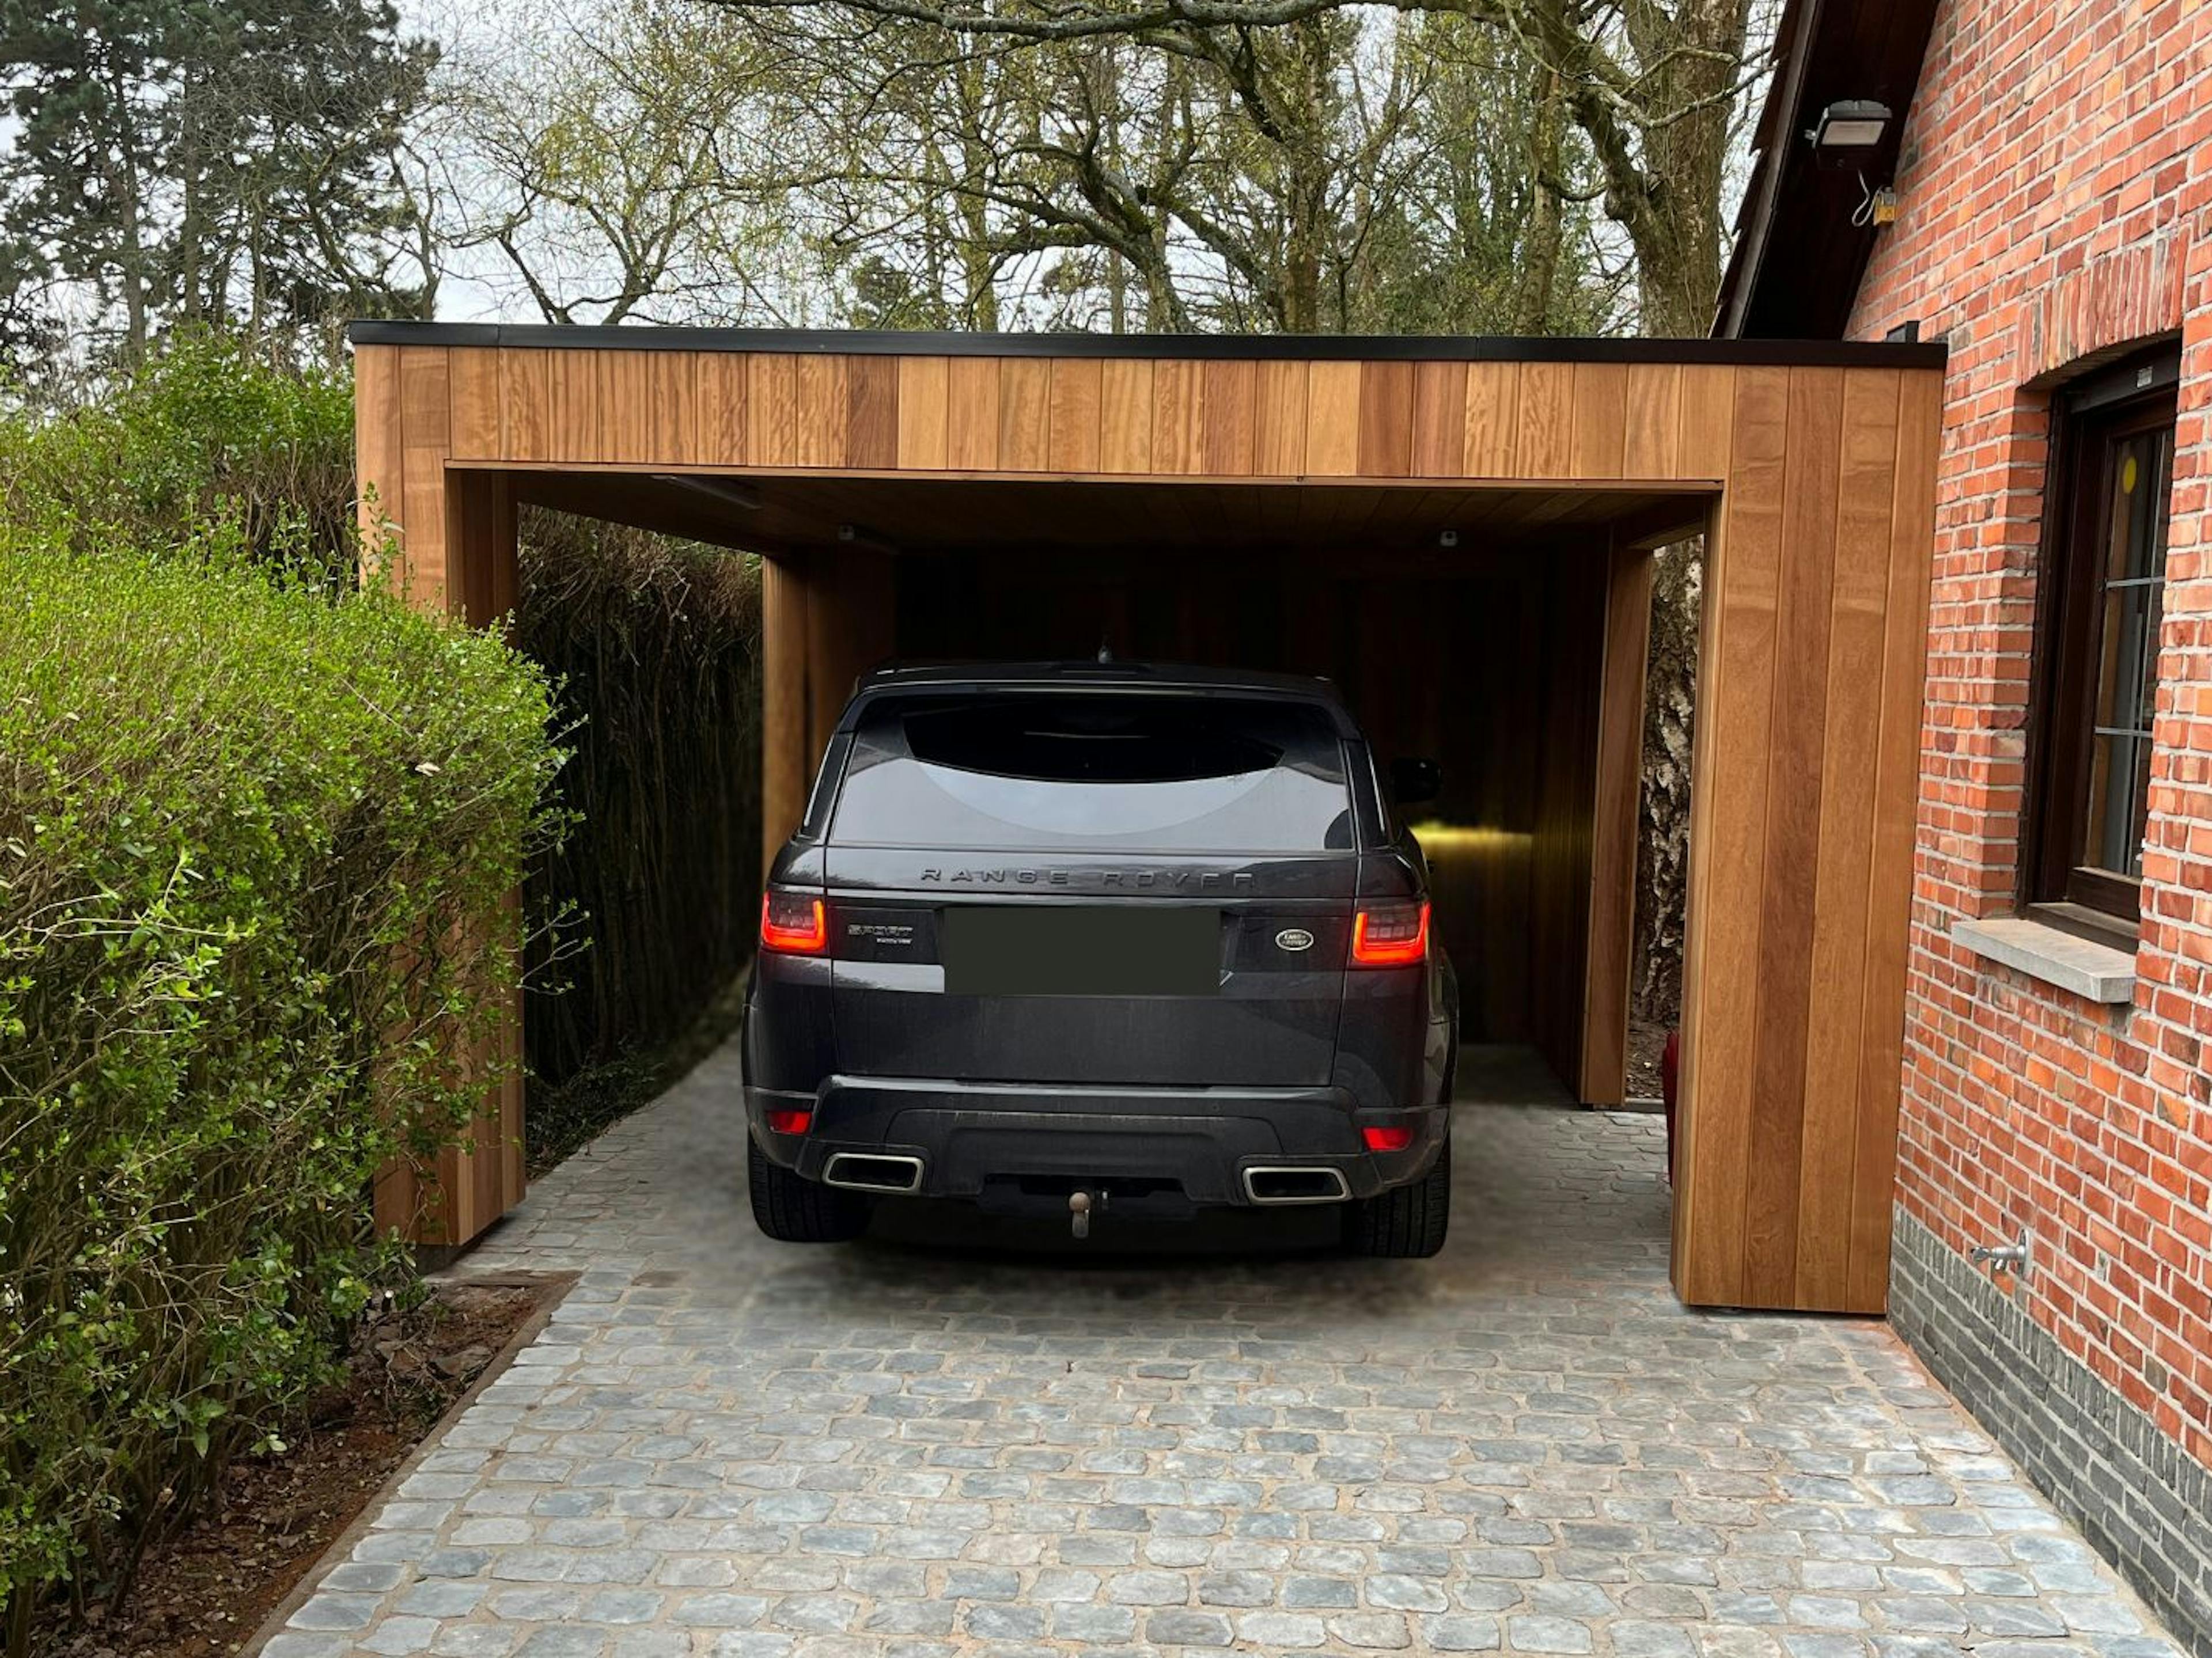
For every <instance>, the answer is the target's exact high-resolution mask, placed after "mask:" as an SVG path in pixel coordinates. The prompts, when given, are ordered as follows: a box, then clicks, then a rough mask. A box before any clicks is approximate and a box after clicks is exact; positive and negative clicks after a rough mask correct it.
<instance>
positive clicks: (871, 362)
mask: <svg viewBox="0 0 2212 1658" xmlns="http://www.w3.org/2000/svg"><path fill="white" fill-rule="evenodd" d="M898 439H899V363H898V359H897V358H896V357H855V358H854V359H853V361H852V364H851V367H850V368H849V370H848V374H847V377H846V381H845V454H844V464H845V465H848V466H855V467H864V468H881V467H891V466H896V465H898Z"/></svg>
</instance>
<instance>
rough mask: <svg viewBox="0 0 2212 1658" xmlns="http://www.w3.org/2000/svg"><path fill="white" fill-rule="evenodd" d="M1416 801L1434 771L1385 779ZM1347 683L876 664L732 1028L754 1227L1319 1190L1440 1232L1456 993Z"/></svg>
mask: <svg viewBox="0 0 2212 1658" xmlns="http://www.w3.org/2000/svg"><path fill="white" fill-rule="evenodd" d="M1395 769H1396V771H1397V773H1398V775H1397V778H1396V783H1397V786H1396V788H1395V794H1396V795H1397V796H1398V798H1399V799H1409V798H1415V797H1418V796H1419V795H1421V794H1423V793H1432V792H1433V788H1434V768H1433V767H1431V766H1428V765H1426V764H1425V762H1408V763H1407V764H1404V765H1402V766H1401V767H1400V768H1395ZM1391 804H1392V803H1391V801H1390V800H1389V799H1386V797H1385V792H1384V790H1383V787H1382V786H1381V785H1380V783H1379V781H1378V779H1377V772H1376V764H1375V762H1374V761H1373V759H1372V758H1371V756H1370V753H1369V750H1368V746H1367V744H1366V741H1365V739H1364V738H1363V737H1362V735H1361V734H1360V732H1359V730H1358V727H1357V726H1355V725H1354V724H1353V722H1352V718H1351V716H1350V714H1348V713H1347V712H1346V708H1345V707H1344V705H1343V703H1342V701H1340V699H1339V698H1338V696H1337V695H1336V694H1335V692H1334V689H1332V688H1331V687H1330V686H1329V685H1328V683H1327V682H1326V681H1323V680H1317V679H1312V678H1300V677H1291V676H1287V675H1267V674H1256V673H1254V674H1248V673H1232V672H1226V671H1209V670H1196V669H1183V668H1168V667H1162V666H1152V665H1141V664H1124V663H1114V662H1099V663H1095V664H1093V663H1079V664H1047V665H1027V666H992V667H988V668H977V667H966V668H957V669H955V668H930V669H894V670H887V671H882V672H879V673H876V674H873V675H871V676H869V677H867V678H866V679H865V680H863V681H862V682H861V684H860V688H859V689H858V690H857V691H856V693H855V694H854V697H853V700H852V701H851V703H850V704H849V705H848V707H847V708H846V709H845V711H844V714H843V715H842V718H841V719H840V720H839V721H838V723H837V727H836V732H835V734H834V735H833V737H832V738H831V739H830V742H829V750H828V753H827V756H826V757H825V758H824V760H823V766H822V770H821V773H820V775H819V776H818V777H817V780H816V782H815V785H814V788H813V792H812V794H811V799H810V800H809V803H808V805H807V808H806V812H805V820H804V821H803V823H801V824H800V826H799V831H798V833H797V834H795V835H793V837H792V838H791V840H790V841H788V842H787V843H786V844H785V846H784V847H783V848H782V850H781V852H780V853H778V854H777V856H776V858H775V862H774V864H773V866H772V867H771V869H770V871H769V880H768V890H767V892H766V894H765V896H764V897H763V902H762V907H761V939H760V943H761V948H760V954H759V957H758V961H757V967H756V969H755V972H754V975H753V981H752V986H751V989H750V993H749V996H748V999H747V1003H746V1009H745V1022H744V1035H743V1040H742V1052H743V1055H744V1102H745V1109H746V1114H747V1118H748V1128H749V1139H750V1147H749V1158H748V1163H749V1175H750V1187H751V1195H752V1205H753V1212H754V1215H755V1218H757V1221H758V1223H759V1224H760V1226H761V1229H762V1230H763V1231H764V1232H766V1233H767V1234H768V1235H769V1236H771V1237H775V1238H781V1239H786V1240H790V1241H794V1242H827V1241H835V1240H840V1239H845V1238H849V1237H853V1236H857V1235H858V1234H859V1232H860V1230H862V1229H863V1228H864V1227H865V1226H866V1224H867V1218H868V1213H869V1209H870V1207H871V1206H872V1203H873V1201H874V1200H875V1199H878V1198H879V1197H883V1196H887V1195H898V1196H914V1197H923V1198H942V1199H964V1200H967V1201H971V1202H975V1203H977V1204H980V1205H981V1206H983V1207H985V1208H986V1209H988V1210H994V1211H998V1212H1012V1213H1029V1214H1049V1215H1054V1216H1057V1217H1060V1218H1064V1219H1065V1220H1066V1222H1067V1223H1068V1224H1070V1225H1071V1226H1072V1228H1073V1230H1074V1232H1075V1234H1076V1236H1086V1235H1091V1233H1092V1229H1093V1228H1094V1227H1097V1226H1109V1225H1111V1224H1114V1223H1115V1221H1116V1220H1119V1219H1121V1218H1143V1217H1154V1218H1176V1217H1183V1216H1188V1215H1189V1214H1191V1213H1193V1212H1194V1211H1196V1210H1198V1209H1200V1208H1204V1207H1207V1206H1240V1207H1256V1208H1265V1207H1269V1206H1305V1205H1333V1206H1337V1208H1338V1209H1339V1211H1340V1213H1341V1215H1342V1219H1343V1228H1344V1240H1345V1242H1346V1246H1347V1247H1348V1248H1352V1249H1353V1250H1355V1251H1357V1252H1359V1253H1363V1254H1376V1255H1398V1256H1420V1255H1431V1254H1435V1253H1436V1252H1437V1250H1438V1249H1439V1248H1442V1247H1443V1239H1444V1230H1445V1224H1446V1218H1447V1212H1448V1206H1449V1193H1450V1183H1451V1164H1450V1141H1449V1110H1448V1102H1449V1099H1450V1087H1451V1071H1452V1061H1453V1057H1454V1055H1455V1053H1456V1041H1457V1034H1458V1033H1457V1023H1458V1008H1457V990H1456V987H1455V981H1454V979H1453V976H1452V972H1451V968H1450V964H1449V962H1448V961H1447V960H1446V959H1445V957H1444V955H1443V951H1442V950H1439V949H1438V948H1437V945H1436V944H1435V943H1434V941H1433V940H1432V938H1431V933H1430V911H1429V892H1428V875H1427V869H1426V866H1425V864H1424V863H1423V861H1422V858H1421V854H1420V851H1419V847H1418V845H1417V844H1416V843H1415V841H1413V837H1412V835H1410V834H1407V833H1406V832H1405V831H1404V830H1403V829H1400V828H1398V827H1397V826H1395V824H1394V822H1393V818H1392V813H1391Z"/></svg>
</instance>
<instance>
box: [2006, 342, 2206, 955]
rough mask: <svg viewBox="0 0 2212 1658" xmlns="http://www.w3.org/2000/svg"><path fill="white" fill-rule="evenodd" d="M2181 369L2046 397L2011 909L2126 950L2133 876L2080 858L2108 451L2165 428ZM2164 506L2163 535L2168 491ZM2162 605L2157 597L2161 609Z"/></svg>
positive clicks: (2128, 368)
mask: <svg viewBox="0 0 2212 1658" xmlns="http://www.w3.org/2000/svg"><path fill="white" fill-rule="evenodd" d="M2179 369H2180V351H2179V346H2178V345H2173V344H2166V345H2160V346H2158V347H2156V348H2154V349H2152V350H2150V351H2147V352H2142V353H2138V354H2136V355H2132V356H2130V357H2129V358H2127V359H2126V360H2124V361H2121V362H2118V363H2117V364H2114V365H2112V366H2111V367H2106V368H2103V369H2100V370H2099V371H2097V372H2095V373H2093V374H2088V375H2086V376H2084V377H2083V378H2082V379H2081V380H2077V381H2076V382H2075V383H2074V384H2073V385H2071V386H2068V387H2066V388H2064V389H2063V391H2061V392H2058V393H2057V394H2056V395H2054V396H2053V398H2051V438H2050V448H2049V455H2048V468H2047V471H2046V472H2045V483H2046V487H2045V513H2044V520H2043V537H2042V544H2041V548H2040V550H2039V558H2038V568H2037V576H2038V580H2037V584H2036V587H2037V592H2036V623H2035V635H2034V647H2033V650H2034V654H2033V659H2032V665H2031V679H2030V702H2029V707H2028V726H2027V732H2028V747H2027V762H2028V763H2027V772H2026V778H2025V781H2026V784H2027V798H2026V800H2025V802H2024V805H2025V810H2024V811H2023V813H2022V822H2021V860H2020V892H2019V900H2020V908H2021V911H2022V912H2023V913H2029V914H2035V915H2037V916H2039V918H2041V919H2045V920H2051V921H2053V922H2055V923H2056V924H2057V925H2059V926H2064V927H2066V928H2067V929H2068V930H2069V931H2075V932H2087V933H2088V934H2089V935H2090V936H2092V937H2099V938H2100V939H2101V941H2104V942H2123V941H2124V945H2125V947H2126V948H2128V949H2130V950H2132V949H2133V948H2134V945H2135V939H2136V932H2137V928H2138V926H2139V923H2140V920H2141V911H2142V882H2141V881H2140V880H2139V879H2136V878H2130V877H2128V876H2124V875H2121V874H2118V873H2116V872H2112V871H2108V870H2100V869H2095V868H2092V867H2089V866H2087V865H2084V864H2083V863H2082V861H2081V859H2082V855H2083V853H2084V850H2085V847H2086V843H2087V814H2088V791H2089V781H2090V776H2091V772H2092V749H2093V743H2092V736H2093V726H2094V723H2095V702H2096V693H2097V676H2098V673H2099V672H2100V663H2101V656H2100V648H2099V647H2100V637H2101V635H2100V628H2101V623H2102V621H2103V616H2104V601H2105V592H2104V586H2105V584H2104V580H2103V575H2104V571H2105V563H2106V556H2107V555H2108V554H2109V551H2110V549H2109V546H2108V545H2107V543H2106V536H2107V534H2108V532H2109V529H2110V522H2109V519H2108V516H2107V513H2108V509H2109V507H2110V505H2111V473H2110V468H2111V464H2112V459H2111V458H2112V453H2113V452H2114V451H2115V449H2116V448H2117V447H2118V446H2119V445H2120V444H2122V443H2124V441H2126V440H2128V439H2130V438H2135V437H2139V436H2142V435H2144V434H2149V433H2154V432H2159V431H2170V430H2172V428H2173V427H2174V425H2175V422H2176V417H2177V414H2178V397H2177V386H2178V382H2179V377H2180V376H2179ZM2170 487H2171V485H2170V480H2169V488H2170ZM2162 510H2163V511H2165V512H2166V514H2167V517H2168V525H2167V527H2168V529H2169V531H2170V529H2171V514H2172V502H2171V499H2170V498H2169V500H2168V501H2167V502H2166V503H2165V506H2164V507H2163V508H2162ZM2163 608H2164V607H2163V594H2162V592H2161V604H2160V610H2161V615H2162V614H2163ZM2153 648H2154V649H2155V648H2156V641H2153ZM2145 786H2146V787H2148V781H2146V784H2145Z"/></svg>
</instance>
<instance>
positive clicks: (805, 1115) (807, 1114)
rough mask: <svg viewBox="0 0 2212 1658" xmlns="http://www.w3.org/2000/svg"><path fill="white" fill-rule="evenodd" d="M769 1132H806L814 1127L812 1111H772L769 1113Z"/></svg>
mask: <svg viewBox="0 0 2212 1658" xmlns="http://www.w3.org/2000/svg"><path fill="white" fill-rule="evenodd" d="M768 1126H769V1133H775V1134H804V1133H805V1132H806V1131H807V1130H808V1129H810V1128H811V1127H814V1114H813V1113H812V1112H811V1111H771V1112H769V1114H768Z"/></svg>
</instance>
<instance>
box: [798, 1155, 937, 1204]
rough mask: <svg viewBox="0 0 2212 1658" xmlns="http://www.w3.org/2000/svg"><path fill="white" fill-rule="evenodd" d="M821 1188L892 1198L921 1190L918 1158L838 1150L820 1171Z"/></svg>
mask: <svg viewBox="0 0 2212 1658" xmlns="http://www.w3.org/2000/svg"><path fill="white" fill-rule="evenodd" d="M822 1183H823V1185H824V1186H836V1187H843V1188H844V1189H845V1190H846V1191H848V1192H886V1193H893V1194H895V1195H898V1194H905V1193H915V1192H919V1191H920V1190H921V1158H920V1157H903V1156H900V1155H897V1154H895V1153H890V1152H882V1151H838V1152H835V1153H833V1154H832V1155H831V1157H830V1158H829V1163H827V1164H826V1165H825V1166H824V1167H823V1170H822Z"/></svg>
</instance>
